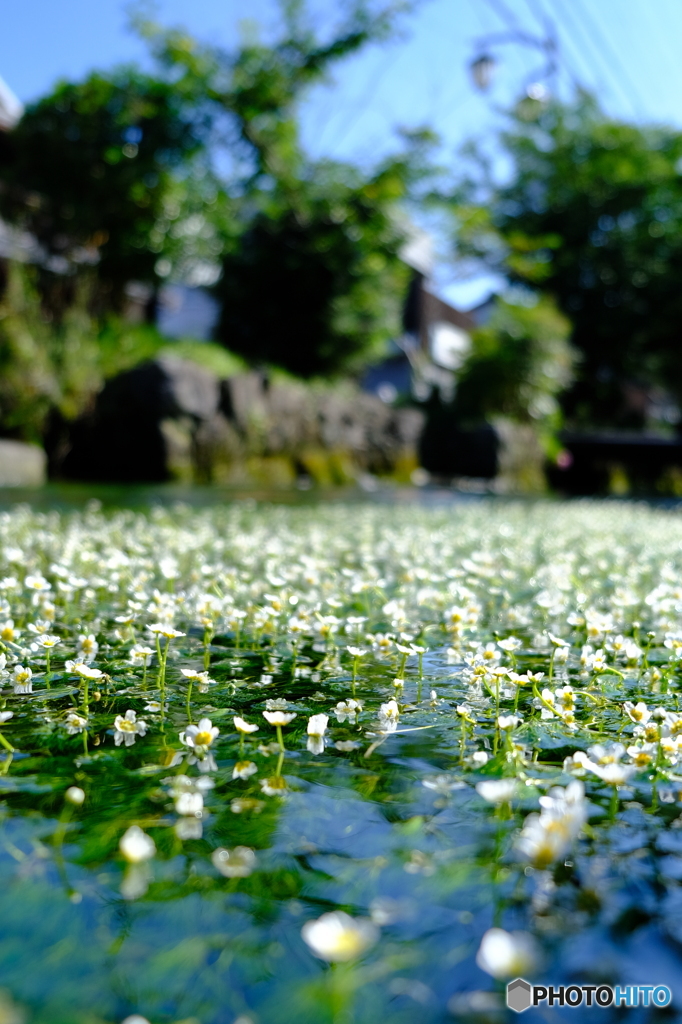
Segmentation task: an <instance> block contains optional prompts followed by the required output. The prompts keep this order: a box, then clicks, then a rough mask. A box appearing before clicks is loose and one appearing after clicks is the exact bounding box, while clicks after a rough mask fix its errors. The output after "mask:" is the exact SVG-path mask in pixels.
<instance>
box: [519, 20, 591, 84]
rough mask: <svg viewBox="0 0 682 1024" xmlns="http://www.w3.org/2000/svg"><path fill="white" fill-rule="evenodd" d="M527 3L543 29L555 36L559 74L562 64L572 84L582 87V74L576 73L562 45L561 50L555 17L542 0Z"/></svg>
mask: <svg viewBox="0 0 682 1024" xmlns="http://www.w3.org/2000/svg"><path fill="white" fill-rule="evenodd" d="M526 5H527V7H528V9H529V11H530V13H531V16H532V17H534V18H535V20H536V21H537V22H538V23H539V24H540V25H541V26H542V29H543V31H544V32H545V33H546V34H547V35H553V36H555V39H556V44H557V54H556V62H557V76H558V74H559V73H560V71H561V66H562V65H563V67H564V68H565V70H566V74H567V75H568V77H569V79H570V80H571V84H572V85H573V87H574V88H576V89H580V88H582V82H581V79H580V75H579V74H576V69H575V68H574V67H573V63H572V61H569V60H568V59H567V56H566V51H565V49H564V48H563V47H562V49H561V50H560V51H559V39H558V33H557V32H556V24H555V21H554V19H553V18H552V17H551V16H550V15H548V14H547V12H546V11H545V9H544V7H543V6H542V3H541V0H526Z"/></svg>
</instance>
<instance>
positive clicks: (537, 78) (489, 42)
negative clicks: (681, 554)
mask: <svg viewBox="0 0 682 1024" xmlns="http://www.w3.org/2000/svg"><path fill="white" fill-rule="evenodd" d="M507 43H516V44H517V45H519V44H520V45H521V46H527V47H529V48H530V49H533V50H540V52H541V53H542V54H543V55H544V58H545V63H544V65H543V67H541V68H539V69H536V70H535V71H533V72H532V73H531V74H530V75H529V76H528V78H527V79H526V86H525V92H526V95H527V96H529V97H530V98H531V99H539V100H543V99H546V98H547V95H548V90H547V87H546V86H544V85H543V84H542V79H543V78H544V79H547V78H551V77H552V75H554V74H556V71H557V57H556V54H557V43H556V39H555V37H554V35H553V34H552V31H551V26H548V31H547V35H546V36H545V38H544V39H543V38H540V37H538V36H534V35H531V34H530V33H529V32H523V31H521V30H517V29H514V30H512V31H508V32H495V33H493V34H491V35H489V36H486V37H485V38H483V39H479V40H477V41H476V47H477V49H478V52H479V55H478V57H476V58H475V59H474V60H472V61H471V63H470V65H469V71H470V72H471V78H472V80H473V83H474V86H475V87H476V89H478V90H479V92H487V91H488V89H489V88H490V86H491V85H492V80H493V75H494V73H495V69H496V67H497V59H496V58H495V57H494V56H493V53H492V48H493V47H494V46H501V45H506V44H507Z"/></svg>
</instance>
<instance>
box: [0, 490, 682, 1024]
mask: <svg viewBox="0 0 682 1024" xmlns="http://www.w3.org/2000/svg"><path fill="white" fill-rule="evenodd" d="M0 532H1V534H2V548H1V550H2V559H3V564H2V568H1V569H0V577H1V578H0V606H1V607H0V636H1V637H2V642H3V645H4V650H5V658H6V664H5V666H4V668H3V670H2V671H3V680H2V682H3V691H2V693H3V698H2V705H3V710H4V712H5V713H7V712H12V717H7V714H5V715H4V718H5V719H6V721H4V722H3V724H2V725H1V726H0V728H1V729H2V736H3V739H4V741H5V748H6V749H5V751H4V753H3V756H4V758H5V759H4V762H3V763H2V766H1V771H2V775H0V790H1V791H2V803H1V804H0V806H1V808H2V825H1V831H0V871H1V872H2V882H3V884H2V888H1V890H0V920H1V921H2V928H1V930H0V987H2V989H3V990H4V991H5V997H4V998H5V1003H4V1004H3V1003H1V1002H0V1021H6V1022H7V1024H9V1022H11V1021H17V1022H20V1021H21V1020H25V1021H27V1022H35V1024H48V1022H49V1024H115V1022H120V1021H122V1020H124V1018H126V1017H127V1016H129V1015H132V1014H142V1015H143V1016H144V1017H145V1018H147V1019H148V1020H149V1021H150V1022H152V1024H173V1022H175V1024H180V1022H184V1024H190V1022H193V1024H197V1022H198V1024H233V1022H235V1021H239V1022H240V1024H247V1022H253V1024H280V1022H281V1024H288V1022H290V1021H293V1020H296V1021H299V1022H308V1021H309V1022H311V1024H322V1022H328V1021H335V1022H336V1024H347V1022H350V1021H355V1022H356V1024H370V1022H372V1024H374V1022H376V1021H377V1020H381V1021H385V1022H387V1024H389V1022H390V1024H402V1022H405V1024H408V1022H410V1024H411V1022H414V1021H416V1020H419V1021H423V1022H425V1024H428V1022H441V1021H443V1022H444V1021H446V1020H451V1019H453V1017H454V1019H461V1020H471V1021H480V1022H483V1021H499V1020H502V1019H504V1018H505V1014H506V1011H504V1010H503V1009H502V1002H501V999H502V996H501V993H502V984H501V981H499V980H498V981H496V980H494V979H493V978H491V976H490V973H487V972H486V970H483V969H482V968H481V966H479V964H480V963H481V957H480V956H479V960H478V963H477V959H476V957H477V953H478V951H479V947H480V946H481V940H482V937H483V936H484V934H485V933H486V932H487V931H488V930H489V929H490V928H491V927H493V926H499V927H502V928H504V929H505V930H506V931H507V932H509V933H514V932H518V931H521V932H524V933H526V937H527V939H528V941H529V942H532V946H531V947H529V948H532V951H533V952H532V956H530V959H529V961H528V963H527V965H526V966H527V969H528V972H529V974H530V975H532V977H534V978H537V979H540V980H541V979H547V980H548V981H550V982H554V983H556V984H568V983H570V981H575V980H576V979H577V980H578V982H579V983H583V982H591V981H593V980H596V981H603V982H606V983H620V984H623V983H628V982H629V983H640V984H647V983H651V984H668V985H670V986H671V988H672V989H673V992H675V978H676V976H677V975H678V973H679V970H680V967H681V966H682V961H681V959H680V956H679V952H678V946H677V943H678V941H682V926H681V925H680V923H679V922H680V914H679V911H680V908H681V907H682V888H680V883H681V882H682V829H679V828H678V827H677V826H678V824H679V822H680V820H681V819H680V817H679V796H678V794H679V792H680V791H681V790H682V777H680V778H678V775H677V754H676V747H675V749H673V747H671V746H670V744H668V743H667V739H668V738H669V737H672V740H675V741H676V739H677V737H678V736H679V734H680V732H682V729H679V728H678V727H677V725H676V722H677V720H678V719H677V718H676V717H675V716H676V710H677V704H678V678H679V665H680V662H679V660H676V656H675V658H673V657H672V655H671V653H670V652H671V651H677V649H678V647H676V646H675V645H674V644H673V643H672V641H670V643H669V645H668V646H667V647H666V646H665V638H666V636H667V637H668V639H669V638H670V636H676V635H677V634H676V632H675V630H676V629H679V628H680V623H679V618H680V615H681V614H682V594H678V593H677V589H676V588H677V582H676V581H677V576H676V572H677V570H676V565H677V560H678V559H679V557H680V556H679V552H680V550H682V546H681V545H682V524H680V523H679V521H678V520H677V519H675V518H673V517H671V516H670V515H668V514H663V513H654V512H651V511H646V510H642V509H637V508H632V509H623V508H622V507H621V508H620V509H615V510H614V507H610V506H607V507H605V508H603V509H599V508H597V507H596V506H585V507H580V506H573V507H571V508H569V509H568V510H562V509H560V508H559V507H557V506H555V507H553V508H552V507H547V508H536V509H532V508H530V509H524V508H523V507H521V506H511V505H509V506H505V505H504V504H496V505H495V506H487V505H481V506H468V507H461V508H458V509H456V510H455V511H454V512H453V511H447V512H442V511H437V510H435V511H424V510H414V509H402V510H401V509H396V510H389V509H386V508H376V507H374V508H369V507H363V506H361V505H345V506H340V507H337V508H327V509H309V508H304V509H282V508H280V509H262V510H259V509H257V508H251V507H248V506H247V507H244V506H239V507H234V508H230V509H214V510H208V511H198V510H191V509H188V508H186V507H185V508H180V507H175V508H171V509H169V510H167V511H163V510H160V509H158V510H156V511H154V512H153V513H152V514H151V515H149V516H146V515H141V514H138V513H118V514H115V515H113V516H110V517H107V516H105V515H103V514H102V513H100V512H97V511H94V510H92V509H90V510H88V511H86V512H84V513H83V514H79V515H71V516H65V517H63V518H61V519H60V518H59V517H58V516H57V515H56V514H55V513H49V514H33V513H30V512H28V511H27V510H25V509H24V510H19V511H17V512H15V513H13V514H11V515H8V514H6V513H4V514H2V516H1V517H0ZM583 570H587V571H583ZM652 595H653V597H652ZM594 609H598V610H599V615H601V619H599V620H598V619H597V612H596V611H594ZM593 611H594V614H592V612H593ZM588 613H589V614H588ZM590 614H592V618H590ZM609 617H610V618H609ZM633 622H637V623H639V624H638V625H637V626H633ZM149 626H155V629H154V630H150V629H149V628H148V627H149ZM590 630H592V631H593V633H594V630H596V633H594V635H592V634H591V633H590ZM649 631H651V633H653V634H654V635H653V636H651V637H648V633H649ZM548 632H549V633H551V635H552V636H554V637H556V636H557V635H558V636H559V637H563V638H565V641H566V642H567V643H569V644H570V647H569V648H568V653H567V654H566V655H565V656H564V655H557V654H556V652H557V650H561V647H560V646H558V645H556V644H555V645H554V646H552V641H551V638H550V639H548ZM625 632H627V633H628V635H629V636H630V638H631V643H632V644H634V645H636V646H637V647H638V651H639V654H636V652H635V651H634V649H633V648H632V647H631V648H630V649H629V652H627V653H626V655H621V653H620V652H621V648H622V649H623V650H624V647H623V645H622V644H621V646H620V647H619V646H618V644H614V641H615V640H616V638H617V637H618V636H620V635H621V633H625ZM175 633H177V634H180V635H174V634H175ZM50 637H55V638H57V637H58V638H59V643H57V642H56V641H54V642H53V646H50V643H51V641H50ZM510 637H511V638H516V639H517V640H518V643H516V644H515V643H511V644H507V645H506V646H505V645H504V643H503V644H502V645H498V644H496V643H495V640H502V639H503V638H510ZM645 637H648V640H647V641H646V642H645V639H644V638H645ZM587 639H591V641H592V644H591V647H592V651H593V654H592V655H585V650H584V642H585V641H586V640H587ZM600 644H601V645H602V646H601V648H600V649H602V650H603V651H604V652H605V653H604V664H603V667H602V668H599V664H598V663H596V662H595V661H594V652H595V651H596V650H597V649H598V648H599V645H600ZM678 646H679V647H682V644H680V645H678ZM586 657H588V658H589V657H592V658H593V660H592V662H591V663H590V664H589V665H587V667H586V664H587V663H586V661H585V658H586ZM29 667H30V668H31V670H32V675H31V678H30V680H29V682H28V683H27V682H26V677H25V675H24V676H21V677H20V672H19V670H22V671H24V673H25V671H26V669H27V668H29ZM497 669H500V671H499V672H497V674H496V670H497ZM538 672H544V679H543V680H542V681H540V680H539V678H538V680H537V681H536V682H534V681H533V675H534V674H535V673H538ZM528 673H531V676H530V677H529V676H528ZM514 676H516V680H515V679H514ZM522 677H523V678H522ZM529 679H530V681H529ZM548 684H549V688H548ZM571 685H572V686H573V688H574V692H575V694H576V696H575V698H574V699H571V700H569V696H567V695H566V693H565V692H564V691H566V692H568V691H570V688H571ZM547 693H549V696H547ZM562 694H563V696H562ZM538 695H539V696H538ZM626 699H630V701H631V706H632V707H633V708H634V707H635V706H636V705H637V703H638V702H639V701H640V700H642V701H643V702H644V707H645V712H643V713H641V712H640V717H641V715H642V714H644V716H645V721H644V723H643V726H642V727H643V728H644V727H647V728H648V729H649V733H650V735H649V733H647V734H646V735H644V733H642V734H641V735H640V734H638V733H637V729H638V727H639V726H638V725H637V722H636V720H635V718H633V717H628V714H626V713H624V711H623V708H624V702H625V700H626ZM562 701H564V703H563V704H562V703H561V702H562ZM656 706H659V707H663V708H664V709H665V711H664V712H663V713H661V714H659V715H658V717H656V715H654V716H653V717H650V710H651V709H653V708H655V707H656ZM552 708H554V711H553V712H552V710H551V709H552ZM566 709H569V710H571V709H573V710H574V717H573V719H572V718H571V714H569V712H568V711H567V710H566ZM128 712H135V714H133V715H131V714H128ZM264 713H265V714H264ZM633 714H634V712H633ZM663 714H668V716H669V717H668V719H665V720H664V717H663ZM266 715H267V717H266ZM294 716H295V717H294ZM320 716H322V718H320ZM324 716H326V721H325V720H324ZM499 716H502V717H501V718H500V717H499ZM0 717H2V716H0ZM235 717H237V719H238V722H237V726H238V728H235V723H234V719H235ZM512 718H513V719H514V720H513V721H511V719H512ZM311 719H312V725H309V723H310V722H311ZM204 720H207V721H204ZM239 720H241V722H242V725H241V726H239ZM656 722H658V723H659V724H658V725H655V723H656ZM666 722H668V725H666ZM649 723H651V724H649ZM670 723H672V724H670ZM252 725H257V726H258V729H257V731H256V730H253V731H249V728H248V727H249V726H252ZM654 726H655V728H654ZM656 730H658V732H656ZM666 730H667V731H666ZM280 739H281V746H280ZM617 739H620V740H622V745H623V751H625V748H626V747H627V748H628V752H627V753H625V752H623V753H622V754H619V755H618V756H616V757H615V759H614V758H612V759H611V760H612V761H614V760H615V762H617V763H620V764H622V766H623V768H624V769H625V767H626V766H627V769H628V770H627V771H626V772H625V777H624V780H623V782H622V784H620V785H617V786H615V785H609V783H608V781H605V779H604V778H603V777H602V776H600V775H599V774H598V772H596V771H593V770H591V769H589V768H588V769H584V768H582V769H581V768H580V766H579V765H578V766H577V767H576V766H575V765H573V763H572V762H571V763H565V758H566V757H567V756H568V755H573V754H575V752H576V751H583V752H585V751H592V752H591V753H589V756H588V754H586V755H585V757H586V758H588V760H589V759H590V758H591V759H592V760H590V764H597V767H599V764H598V754H597V753H595V746H594V745H595V743H597V741H599V740H602V741H603V742H605V743H607V744H608V742H611V741H614V740H617ZM672 740H671V742H672ZM647 744H649V746H648V747H647ZM8 746H9V747H13V748H14V750H13V751H12V752H10V751H9V750H8V749H7V747H8ZM631 746H632V748H633V749H636V751H638V752H637V753H634V754H633V753H631V752H630V751H629V748H630V747H631ZM673 746H674V745H673ZM282 747H283V748H284V749H283V750H282ZM649 748H651V749H652V750H653V754H652V757H651V758H650V759H649V760H648V761H647V759H646V756H645V755H646V753H647V750H649ZM608 749H612V748H608ZM606 760H607V759H605V761H604V763H606ZM602 774H603V773H602ZM502 777H503V778H505V779H508V780H515V781H511V788H509V786H508V789H507V790H506V791H505V793H502V790H495V789H494V788H493V789H492V790H491V789H490V788H488V790H486V789H485V787H481V785H480V784H481V782H485V781H486V780H487V781H488V783H490V782H492V781H493V780H498V779H500V778H502ZM576 777H577V778H578V779H579V780H580V784H579V786H578V788H579V789H580V791H581V792H582V789H581V786H584V788H585V790H586V791H587V796H588V798H589V801H590V803H589V805H588V804H584V805H583V804H582V803H581V804H580V807H581V808H583V806H584V807H585V808H586V809H585V811H584V815H585V817H584V818H581V819H580V820H579V821H578V825H577V827H576V829H575V833H576V835H577V834H578V833H579V838H577V839H575V838H573V837H572V836H570V835H568V833H566V835H564V833H563V832H562V834H561V837H560V842H559V844H558V845H557V846H555V847H553V850H554V852H555V853H556V856H555V855H554V853H553V854H551V855H548V858H547V859H546V860H543V859H542V857H540V856H539V855H538V856H536V855H535V854H532V855H531V854H524V853H523V852H522V847H521V846H520V845H519V831H520V829H521V828H522V826H524V822H525V828H524V835H525V836H526V838H527V837H528V835H529V834H530V830H531V828H532V827H534V826H532V823H531V824H529V819H528V818H527V816H528V815H529V814H533V813H537V812H538V810H539V809H540V802H539V801H540V797H541V796H542V797H543V800H544V801H545V803H544V805H543V806H544V808H545V809H544V811H543V812H542V813H543V814H544V815H545V817H546V816H547V815H551V814H552V813H554V814H555V819H553V820H554V821H555V822H556V821H560V823H564V824H565V821H566V820H567V812H566V810H565V809H564V810H563V811H562V812H561V813H562V814H563V818H561V819H559V818H558V817H556V815H557V814H558V813H559V812H557V811H556V807H554V810H552V808H550V807H549V804H548V803H547V801H551V800H552V799H554V800H555V801H556V800H557V799H558V798H557V797H556V796H554V797H551V794H550V795H549V796H548V793H550V790H551V788H552V787H553V786H557V785H558V786H561V787H566V786H567V785H568V784H569V783H571V780H572V779H574V778H576ZM477 785H478V787H479V788H478V790H477V788H476V786H477ZM580 813H581V814H582V813H583V812H582V810H581V811H580ZM532 820H534V819H531V822H532ZM543 820H544V819H543ZM585 820H587V821H588V822H589V823H588V824H585ZM564 824H561V828H564ZM581 825H582V826H583V827H582V830H581ZM535 827H536V828H539V827H540V826H535ZM553 827H554V826H552V828H553ZM526 845H527V844H526ZM335 910H339V911H343V912H345V913H347V914H348V915H350V917H351V918H352V919H354V920H358V919H362V920H371V921H372V922H373V925H374V929H375V931H371V934H370V932H367V934H368V935H370V938H371V941H370V940H369V939H368V941H367V943H366V951H364V952H363V951H362V950H360V951H359V953H358V955H357V956H351V957H350V959H348V960H346V961H344V960H343V957H339V958H338V959H339V960H340V961H341V962H338V963H335V964H334V965H333V966H332V967H330V966H328V965H327V964H326V963H325V959H324V958H323V957H321V956H319V955H317V956H316V955H315V949H314V948H312V947H311V945H310V944H308V943H307V942H306V940H305V939H304V937H303V935H302V930H303V928H304V925H305V924H306V922H310V921H314V920H316V919H319V918H320V917H322V915H324V914H325V913H329V912H330V911H335ZM367 927H369V926H367ZM492 973H495V971H494V970H493V971H492ZM502 974H503V972H500V977H501V976H502ZM543 983H544V982H543ZM571 1012H575V1011H570V1010H558V1012H557V1015H556V1019H563V1015H564V1014H566V1015H568V1016H567V1019H578V1018H571V1017H570V1014H571ZM580 1012H581V1013H582V1016H581V1017H580V1019H581V1020H583V1019H584V1020H589V1019H591V1017H590V1016H589V1013H588V1011H586V1010H582V1011H580ZM628 1012H629V1013H630V1014H631V1015H632V1017H631V1019H632V1020H633V1021H635V1020H643V1019H649V1018H648V1017H646V1016H645V1014H648V1013H649V1011H644V1010H642V1011H635V1010H631V1011H628ZM3 1014H4V1016H3ZM533 1014H534V1011H531V1012H530V1013H529V1015H528V1019H533ZM559 1014H561V1016H559ZM610 1017H611V1013H610V1011H604V1010H601V1009H599V1010H596V1011H595V1019H599V1020H608V1019H610ZM536 1019H538V1020H539V1019H545V1017H544V1016H543V1017H542V1018H541V1017H537V1016H536ZM547 1019H549V1018H547ZM629 1019H630V1018H629ZM651 1019H654V1018H653V1017H652V1018H651Z"/></svg>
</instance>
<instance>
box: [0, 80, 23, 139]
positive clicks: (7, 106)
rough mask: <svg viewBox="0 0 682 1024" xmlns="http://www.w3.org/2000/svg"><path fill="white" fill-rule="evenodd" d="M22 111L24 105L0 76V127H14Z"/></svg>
mask: <svg viewBox="0 0 682 1024" xmlns="http://www.w3.org/2000/svg"><path fill="white" fill-rule="evenodd" d="M23 112H24V105H23V103H21V102H20V101H19V100H18V99H17V97H16V96H15V95H14V93H13V92H12V90H11V89H10V87H9V86H8V85H7V82H5V80H4V79H2V78H0V129H1V130H4V131H9V129H10V128H14V126H15V124H17V122H18V121H19V120H20V118H21V115H22V114H23Z"/></svg>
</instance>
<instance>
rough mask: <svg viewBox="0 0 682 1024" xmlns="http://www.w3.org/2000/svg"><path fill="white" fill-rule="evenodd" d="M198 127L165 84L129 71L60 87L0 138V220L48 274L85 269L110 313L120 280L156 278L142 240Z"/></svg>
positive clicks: (193, 145)
mask: <svg viewBox="0 0 682 1024" xmlns="http://www.w3.org/2000/svg"><path fill="white" fill-rule="evenodd" d="M198 122H199V118H198V115H197V112H196V111H189V110H188V109H187V108H186V107H185V106H184V105H183V101H182V97H181V96H179V95H178V94H177V93H176V91H175V89H174V88H173V86H172V84H171V83H169V82H164V81H162V80H160V79H158V78H153V77H151V76H149V75H144V74H142V73H141V72H139V71H137V70H135V69H134V68H123V69H120V70H118V71H116V72H114V73H112V74H109V75H106V74H102V73H99V72H97V73H93V74H92V75H90V76H89V77H88V78H86V79H85V81H83V82H81V83H77V84H74V83H68V82H62V83H61V84H59V85H58V86H57V87H56V89H55V90H54V91H53V92H52V93H51V94H50V95H49V96H46V97H45V98H44V99H42V100H39V101H38V102H37V103H34V104H32V105H31V106H29V107H28V109H27V110H26V112H25V114H24V116H23V117H22V119H21V121H20V122H19V124H18V125H17V127H16V128H15V129H14V130H13V131H12V132H9V133H5V134H3V136H2V138H1V139H0V145H1V148H0V181H1V182H2V188H1V189H0V214H2V216H4V217H6V218H7V219H8V220H10V221H12V222H13V223H16V224H20V225H21V226H22V227H24V228H26V229H27V230H29V231H30V232H31V233H32V234H33V235H34V236H35V237H36V238H37V239H38V241H39V242H40V243H41V245H42V246H43V247H44V249H45V251H46V253H47V256H48V258H51V262H50V260H49V259H48V263H47V265H48V266H51V267H52V268H53V269H56V270H60V271H64V270H69V269H70V268H71V269H75V268H78V267H82V266H94V267H95V273H96V277H97V280H98V282H99V285H100V289H101V295H100V296H99V303H100V306H101V307H102V308H103V309H107V310H108V309H112V308H114V309H116V308H120V306H121V304H122V301H123V288H124V286H125V284H126V282H127V281H130V280H141V281H148V282H152V283H153V282H155V281H156V280H157V274H156V271H155V264H156V261H157V259H158V253H157V252H156V251H155V247H154V246H153V245H152V244H150V236H151V233H152V232H153V230H154V227H155V225H156V223H157V220H158V218H159V216H160V215H161V213H162V210H163V201H164V197H165V195H166V193H167V191H168V188H169V185H170V181H171V175H172V173H173V171H174V170H176V169H178V168H179V167H181V166H182V165H185V166H186V164H187V162H188V161H189V160H190V159H191V157H192V156H193V155H194V154H196V153H197V151H198V149H199V147H200V134H201V131H200V125H199V123H198Z"/></svg>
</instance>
